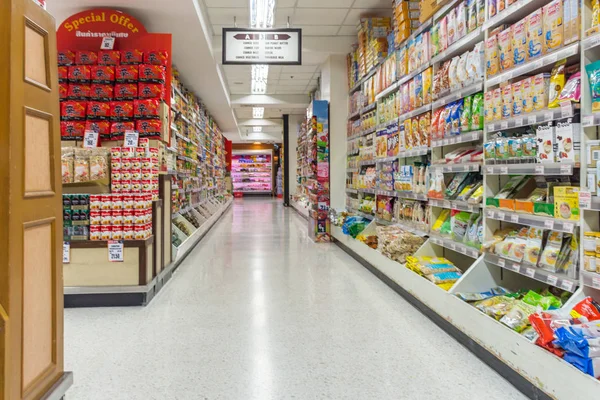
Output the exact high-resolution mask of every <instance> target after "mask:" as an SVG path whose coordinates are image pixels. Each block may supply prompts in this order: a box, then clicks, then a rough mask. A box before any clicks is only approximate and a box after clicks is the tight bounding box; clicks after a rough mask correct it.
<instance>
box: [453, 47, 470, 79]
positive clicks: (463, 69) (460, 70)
mask: <svg viewBox="0 0 600 400" xmlns="http://www.w3.org/2000/svg"><path fill="white" fill-rule="evenodd" d="M469 54H470V52H468V51H467V52H465V53H463V54H462V55H461V56H460V57H459V59H458V63H457V65H456V81H457V82H456V84H457V85H458V87H460V86H465V85H466V84H467V82H468V80H469V74H468V73H467V58H468V57H469Z"/></svg>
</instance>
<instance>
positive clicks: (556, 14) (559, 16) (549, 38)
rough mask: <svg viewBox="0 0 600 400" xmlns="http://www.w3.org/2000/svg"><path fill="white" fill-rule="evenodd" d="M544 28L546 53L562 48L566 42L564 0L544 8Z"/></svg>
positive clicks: (557, 0) (556, 0)
mask: <svg viewBox="0 0 600 400" xmlns="http://www.w3.org/2000/svg"><path fill="white" fill-rule="evenodd" d="M542 13H543V26H544V39H545V44H544V47H545V48H544V51H552V50H556V49H557V48H559V47H561V46H562V44H563V40H564V36H565V34H564V29H563V0H554V1H552V2H551V3H548V4H547V5H545V6H544V7H543V8H542Z"/></svg>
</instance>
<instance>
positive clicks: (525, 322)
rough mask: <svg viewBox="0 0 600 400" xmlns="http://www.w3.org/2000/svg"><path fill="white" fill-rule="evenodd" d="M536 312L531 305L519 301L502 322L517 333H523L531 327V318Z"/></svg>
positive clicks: (501, 319)
mask: <svg viewBox="0 0 600 400" xmlns="http://www.w3.org/2000/svg"><path fill="white" fill-rule="evenodd" d="M535 312H536V308H535V307H533V306H530V305H529V304H526V303H523V302H522V301H517V302H516V303H515V304H514V305H513V306H512V307H511V309H510V310H509V311H508V312H507V313H506V314H505V315H504V316H503V317H502V318H500V322H501V323H503V324H504V325H506V326H508V327H509V328H511V329H512V330H514V331H516V332H522V331H524V330H525V328H527V327H528V326H529V316H530V315H531V314H533V313H535Z"/></svg>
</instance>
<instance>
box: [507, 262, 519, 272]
mask: <svg viewBox="0 0 600 400" xmlns="http://www.w3.org/2000/svg"><path fill="white" fill-rule="evenodd" d="M510 269H512V270H513V271H515V272H519V270H520V269H521V266H520V265H519V264H517V263H512V265H511V268H510Z"/></svg>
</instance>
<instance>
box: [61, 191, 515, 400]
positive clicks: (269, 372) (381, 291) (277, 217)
mask: <svg viewBox="0 0 600 400" xmlns="http://www.w3.org/2000/svg"><path fill="white" fill-rule="evenodd" d="M306 230H307V229H306V222H305V221H304V220H303V219H302V218H300V217H299V216H298V215H297V214H296V213H295V212H294V211H293V210H291V209H286V210H283V206H282V205H281V202H280V201H275V200H270V199H268V200H266V199H243V200H236V201H235V203H234V205H233V207H232V208H231V209H230V210H229V211H228V212H227V213H226V214H225V215H224V216H223V218H222V220H221V221H220V222H218V223H217V225H216V226H215V227H214V228H213V230H211V232H209V234H208V235H207V236H206V237H205V239H204V240H203V241H202V242H201V244H200V245H199V246H198V247H197V248H196V249H195V250H194V251H193V252H192V254H190V256H189V257H188V258H187V259H186V260H185V261H184V263H183V264H182V266H181V267H180V268H179V270H178V272H177V274H176V275H175V277H174V278H173V279H172V280H171V282H170V283H169V284H168V286H167V287H166V288H165V289H164V290H162V291H161V292H160V293H159V295H158V296H157V298H155V299H154V301H153V302H152V303H151V304H150V305H149V306H148V307H146V308H105V309H100V308H96V309H68V310H65V356H66V357H65V358H66V369H67V370H72V371H74V373H75V385H74V386H73V387H72V388H71V390H70V391H69V392H68V393H67V397H68V399H69V400H94V399H103V400H104V399H113V400H114V399H127V400H136V399H144V400H147V399H160V400H169V399H181V400H194V399H211V400H213V399H225V400H237V399H240V400H250V399H260V400H269V399H302V400H309V399H310V400H316V399H378V400H379V399H419V400H425V399H441V398H445V399H481V398H486V399H503V400H508V399H524V398H525V397H524V396H522V395H521V394H520V393H519V392H517V390H516V389H514V388H513V387H512V386H511V385H510V384H508V383H507V382H506V381H504V380H503V378H501V377H500V376H499V375H497V374H496V373H495V372H494V371H493V370H491V369H489V368H488V367H487V366H486V365H484V364H483V363H481V362H480V361H479V360H478V359H477V358H476V357H475V356H473V355H472V354H471V353H470V352H468V351H467V350H466V349H464V348H463V347H462V346H460V345H459V344H458V343H457V342H455V341H454V340H453V339H452V338H450V337H449V336H447V335H446V334H445V333H444V332H443V331H441V330H440V329H439V328H437V326H436V325H434V324H433V323H432V322H431V321H429V320H428V319H427V318H426V317H425V316H423V315H422V314H420V313H419V312H418V311H416V310H415V309H414V308H413V307H412V306H410V305H409V304H408V303H407V302H405V301H404V300H403V299H402V298H401V297H399V296H398V295H397V294H396V293H394V292H393V291H392V290H391V289H389V288H388V287H387V286H385V285H384V284H383V283H382V282H380V281H379V280H378V279H377V278H375V277H374V276H373V275H372V274H371V273H370V272H368V271H367V270H366V269H365V268H363V267H362V266H360V265H359V264H358V263H357V262H356V261H354V260H353V259H352V258H350V257H349V256H348V255H346V254H345V253H344V252H342V251H341V250H340V249H339V248H337V247H336V246H335V245H316V244H313V243H312V242H311V241H310V240H309V239H308V238H307V236H306Z"/></svg>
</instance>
